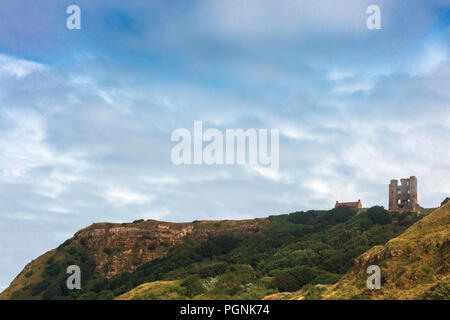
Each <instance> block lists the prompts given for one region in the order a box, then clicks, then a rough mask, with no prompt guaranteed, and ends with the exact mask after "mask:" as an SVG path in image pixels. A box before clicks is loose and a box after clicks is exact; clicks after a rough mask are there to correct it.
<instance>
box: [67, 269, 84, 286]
mask: <svg viewBox="0 0 450 320" xmlns="http://www.w3.org/2000/svg"><path fill="white" fill-rule="evenodd" d="M67 274H70V276H69V277H68V278H67V281H66V285H67V289H69V290H74V289H77V290H80V289H81V269H80V267H79V266H77V265H71V266H68V267H67Z"/></svg>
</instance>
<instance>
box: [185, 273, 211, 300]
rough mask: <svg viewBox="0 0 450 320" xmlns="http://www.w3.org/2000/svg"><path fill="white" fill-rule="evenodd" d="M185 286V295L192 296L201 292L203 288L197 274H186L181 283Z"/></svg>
mask: <svg viewBox="0 0 450 320" xmlns="http://www.w3.org/2000/svg"><path fill="white" fill-rule="evenodd" d="M181 286H182V287H185V288H186V296H188V297H189V298H192V297H194V296H196V295H198V294H200V293H203V291H204V290H205V288H204V287H203V286H202V280H201V279H200V277H199V276H198V275H190V276H188V277H187V278H186V279H185V280H184V281H183V282H182V284H181Z"/></svg>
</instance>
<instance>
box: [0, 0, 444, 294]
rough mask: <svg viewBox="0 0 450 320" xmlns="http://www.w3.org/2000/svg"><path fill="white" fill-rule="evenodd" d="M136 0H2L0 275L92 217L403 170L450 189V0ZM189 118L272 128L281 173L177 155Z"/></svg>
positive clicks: (210, 214)
mask: <svg viewBox="0 0 450 320" xmlns="http://www.w3.org/2000/svg"><path fill="white" fill-rule="evenodd" d="M129 2H131V1H128V2H125V1H114V0H110V1H82V0H71V1H47V0H43V1H39V2H33V3H31V2H30V1H23V0H2V2H1V3H0V257H1V258H0V289H1V288H3V287H6V286H7V285H8V284H9V282H10V281H12V279H13V278H14V276H15V275H16V274H17V273H18V272H20V271H21V269H22V268H23V267H24V266H25V264H26V263H28V262H29V261H31V259H33V258H35V257H37V256H38V255H40V254H42V253H43V252H45V251H47V250H50V249H51V248H54V247H56V246H57V245H58V244H60V243H61V242H62V241H64V240H65V239H67V238H69V237H71V235H72V234H73V233H74V232H75V231H77V230H78V229H80V228H82V227H85V226H87V225H89V224H91V223H93V222H99V221H111V222H124V221H132V220H135V219H140V218H144V219H160V220H167V221H192V220H200V219H244V218H251V217H263V216H268V215H271V214H281V213H288V212H292V211H296V210H307V209H326V208H331V207H332V206H333V205H334V202H335V201H336V200H340V201H348V200H357V199H361V200H362V202H363V205H364V206H372V205H376V204H380V205H384V206H387V188H388V183H389V181H390V179H392V178H403V177H409V176H410V175H416V176H417V178H418V182H419V202H420V203H421V204H422V205H423V206H424V207H434V206H437V205H438V204H439V203H440V201H442V200H443V198H444V197H445V196H448V195H449V193H450V179H449V178H450V164H449V161H448V159H449V158H450V130H449V129H450V112H449V111H450V90H449V89H450V83H449V77H450V60H449V54H450V53H449V52H450V51H449V50H450V45H449V39H450V21H449V19H450V13H449V12H450V10H449V9H450V4H449V2H448V1H447V0H441V1H439V0H434V1H372V0H371V1H365V0H358V1H356V0H355V1H339V4H337V2H336V1H331V0H323V1H318V2H319V3H317V4H316V3H315V4H312V2H311V1H294V0H277V1H268V0H239V1H238V0H227V1H223V0H222V1H219V0H211V1H133V2H132V4H130V3H129ZM71 4H77V5H79V6H80V8H81V14H82V29H81V30H68V29H67V28H66V19H67V17H68V15H67V14H66V13H65V11H66V8H67V6H69V5H71ZM370 4H377V5H379V6H380V8H381V19H382V29H381V30H372V31H371V30H368V29H367V28H366V19H367V16H368V15H367V14H366V8H367V7H368V5H370ZM194 120H202V121H203V123H204V127H210V128H219V129H221V130H222V129H226V128H244V129H246V128H268V129H269V128H278V129H280V170H279V172H278V173H276V174H274V173H273V172H269V171H267V170H261V168H254V167H250V166H175V165H173V164H172V163H171V161H170V151H171V148H172V147H173V145H174V144H173V143H172V142H171V141H170V135H171V133H172V131H173V130H175V129H177V128H180V127H183V128H188V129H190V130H192V126H193V122H194Z"/></svg>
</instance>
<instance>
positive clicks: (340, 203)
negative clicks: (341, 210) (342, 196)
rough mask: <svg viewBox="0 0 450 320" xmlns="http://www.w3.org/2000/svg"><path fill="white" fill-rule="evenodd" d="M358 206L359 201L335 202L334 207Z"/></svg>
mask: <svg viewBox="0 0 450 320" xmlns="http://www.w3.org/2000/svg"><path fill="white" fill-rule="evenodd" d="M358 205H359V201H356V202H339V201H336V207H357V206H358Z"/></svg>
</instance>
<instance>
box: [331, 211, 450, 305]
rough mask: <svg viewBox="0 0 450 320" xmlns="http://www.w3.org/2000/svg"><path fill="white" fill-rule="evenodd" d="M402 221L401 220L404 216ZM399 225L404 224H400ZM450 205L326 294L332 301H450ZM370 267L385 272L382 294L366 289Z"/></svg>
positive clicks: (378, 249)
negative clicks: (371, 265)
mask: <svg viewBox="0 0 450 320" xmlns="http://www.w3.org/2000/svg"><path fill="white" fill-rule="evenodd" d="M400 217H401V216H400ZM396 224H397V225H401V224H403V222H402V221H401V220H400V221H397V223H396ZM449 239H450V204H447V205H445V206H443V207H441V208H438V209H436V210H435V211H433V213H432V214H429V215H428V216H426V217H424V218H423V219H421V220H420V221H418V222H417V223H415V224H414V225H412V226H411V227H410V228H408V229H407V230H406V231H405V232H403V233H402V234H401V235H399V236H398V237H395V238H393V239H391V240H390V241H389V242H388V243H387V244H385V245H382V246H375V247H373V248H371V249H370V250H368V251H367V252H365V253H364V254H362V255H361V256H360V257H359V258H358V261H362V262H364V261H365V263H361V264H359V267H358V268H355V269H353V270H351V271H350V272H348V273H347V274H346V275H345V276H344V277H343V278H342V279H341V280H340V281H339V283H338V284H337V285H336V286H335V287H334V288H332V289H331V290H330V291H329V292H327V293H326V295H325V296H326V298H329V299H356V298H360V299H447V300H448V299H450V277H449V275H450V274H449V270H450V250H449V244H450V243H449ZM367 264H377V265H379V266H380V268H381V270H382V274H381V277H382V285H381V289H380V290H373V291H370V290H368V289H367V288H366V286H365V281H366V279H367V275H366V274H365V267H366V266H367Z"/></svg>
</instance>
